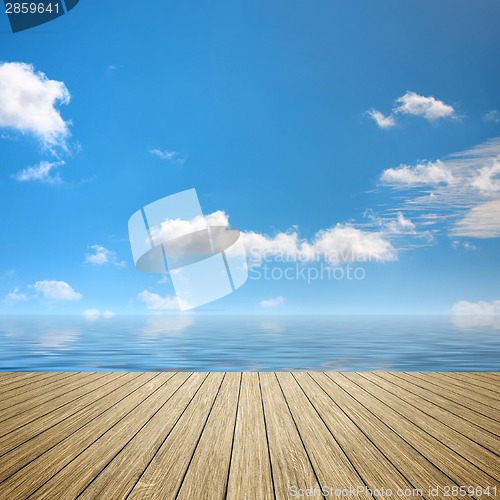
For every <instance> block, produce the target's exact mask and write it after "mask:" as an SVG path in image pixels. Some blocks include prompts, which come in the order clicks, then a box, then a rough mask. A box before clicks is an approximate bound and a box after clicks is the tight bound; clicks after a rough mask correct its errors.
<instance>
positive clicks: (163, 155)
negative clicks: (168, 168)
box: [149, 149, 185, 165]
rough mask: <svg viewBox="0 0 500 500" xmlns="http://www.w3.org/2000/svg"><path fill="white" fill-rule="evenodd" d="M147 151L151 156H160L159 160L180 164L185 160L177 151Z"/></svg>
mask: <svg viewBox="0 0 500 500" xmlns="http://www.w3.org/2000/svg"><path fill="white" fill-rule="evenodd" d="M149 152H150V153H151V154H152V155H153V156H156V157H157V158H160V160H166V161H169V162H170V163H174V164H176V165H182V164H183V163H184V161H185V158H181V157H180V153H178V152H177V151H167V150H166V149H150V150H149Z"/></svg>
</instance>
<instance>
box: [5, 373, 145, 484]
mask: <svg viewBox="0 0 500 500" xmlns="http://www.w3.org/2000/svg"><path fill="white" fill-rule="evenodd" d="M150 379H151V375H146V374H144V373H141V374H136V373H125V374H123V376H121V377H117V378H115V379H114V380H113V381H111V382H110V383H109V384H107V385H106V386H102V387H100V389H99V391H95V392H94V393H91V394H89V395H87V397H86V398H85V406H83V405H81V408H80V407H76V408H72V409H74V410H75V411H74V413H71V414H70V415H69V417H70V418H69V417H67V418H65V419H63V420H58V419H56V420H55V424H54V425H51V424H52V423H53V422H54V420H53V415H49V416H47V419H50V421H49V422H48V423H47V424H46V423H45V422H43V419H39V420H37V421H36V423H37V425H36V427H35V426H30V425H28V426H25V427H23V428H22V429H20V431H19V432H13V433H11V434H9V435H8V436H6V437H5V438H3V439H2V440H1V447H2V450H4V452H3V454H2V455H1V456H0V464H1V465H0V482H1V481H4V480H5V479H7V478H9V477H10V476H12V475H13V474H14V473H16V472H17V471H18V470H20V469H21V468H22V467H24V466H26V465H27V464H29V463H30V462H32V461H33V460H35V459H36V458H38V457H39V456H40V455H42V454H43V453H45V452H46V451H48V450H49V449H51V448H52V447H53V446H55V445H56V444H58V443H60V442H61V441H63V440H64V439H66V438H67V437H68V436H70V435H71V434H73V433H74V432H76V431H78V430H79V429H81V428H82V427H84V426H85V425H87V424H88V423H89V422H90V421H92V420H93V419H94V418H96V417H98V416H99V415H101V414H102V413H104V412H106V411H109V410H111V409H112V408H113V406H114V405H115V404H116V403H118V402H119V401H121V400H122V399H124V398H126V397H127V396H128V395H129V394H131V393H132V392H134V391H135V390H136V389H138V388H139V387H140V386H142V385H144V384H145V383H146V382H147V381H148V380H150ZM51 417H52V418H51ZM44 424H45V425H44ZM45 427H47V428H45ZM5 450H9V451H5Z"/></svg>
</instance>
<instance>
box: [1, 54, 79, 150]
mask: <svg viewBox="0 0 500 500" xmlns="http://www.w3.org/2000/svg"><path fill="white" fill-rule="evenodd" d="M70 98H71V96H70V93H69V91H68V89H67V88H66V86H65V85H64V83H63V82H59V81H56V80H49V79H48V78H47V77H46V76H45V74H44V73H41V72H37V71H35V68H34V67H33V66H31V65H30V64H25V63H17V62H12V63H0V127H7V128H11V129H14V130H17V131H19V132H21V133H31V134H33V135H34V136H36V137H37V138H39V139H40V140H41V141H42V143H43V144H44V145H46V146H48V147H54V146H62V147H65V146H66V139H67V137H68V136H69V122H67V121H64V120H63V118H62V117H61V115H60V112H59V106H60V105H61V104H68V103H69V101H70Z"/></svg>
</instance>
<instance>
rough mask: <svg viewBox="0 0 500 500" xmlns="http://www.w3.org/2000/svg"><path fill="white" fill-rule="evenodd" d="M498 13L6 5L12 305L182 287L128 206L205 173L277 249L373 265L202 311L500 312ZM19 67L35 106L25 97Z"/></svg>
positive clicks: (4, 188) (431, 6)
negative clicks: (136, 232)
mask: <svg viewBox="0 0 500 500" xmlns="http://www.w3.org/2000/svg"><path fill="white" fill-rule="evenodd" d="M499 15H500V7H499V5H498V3H497V2H494V1H484V2H481V4H480V7H479V6H478V5H473V4H471V3H470V2H468V1H461V0H460V1H456V0H454V1H451V0H450V1H439V2H422V1H409V2H404V3H403V2H399V1H390V2H384V3H383V4H380V3H374V2H366V1H362V2H340V1H335V2H332V1H330V0H329V1H319V2H316V3H315V4H314V5H311V4H308V3H306V2H303V1H293V0H292V1H290V0H287V1H286V2H285V1H273V2H268V1H266V2H264V1H255V2H247V3H246V4H242V3H236V2H226V1H222V2H195V3H189V4H186V3H182V2H181V3H179V2H177V3H174V2H160V1H157V2H148V4H147V8H145V7H143V6H142V5H141V6H139V5H138V4H134V3H130V2H117V1H109V2H106V6H104V7H103V6H102V4H98V3H97V2H94V1H91V0H82V1H81V2H80V4H79V5H78V6H77V7H76V8H75V9H74V10H73V11H71V12H70V13H68V14H67V15H65V16H62V17H61V18H59V19H56V20H54V21H52V22H51V23H49V24H46V25H43V26H40V27H38V28H34V29H32V30H29V31H26V32H21V33H16V34H12V33H10V28H9V24H8V20H7V17H6V16H5V15H0V39H1V49H0V61H2V63H1V64H2V65H0V132H1V133H2V135H1V139H0V162H1V166H2V167H1V171H0V190H1V193H2V195H1V197H0V204H1V209H2V213H3V217H2V218H1V219H0V229H1V234H2V244H1V247H0V257H1V261H0V297H2V299H0V300H1V302H0V312H2V313H9V314H11V313H14V314H22V313H49V314H50V313H62V314H64V313H78V314H80V313H82V312H83V311H86V310H89V309H97V310H99V311H101V312H102V311H106V310H109V311H113V312H115V313H117V314H121V313H127V312H133V313H142V312H147V311H148V307H149V308H151V307H153V306H154V304H153V302H154V303H155V304H158V303H159V304H162V303H164V302H161V300H160V299H168V298H170V297H173V295H174V290H173V288H172V284H171V283H170V282H169V281H168V280H164V281H166V282H164V283H158V281H160V279H161V276H156V275H147V274H143V273H140V272H139V271H137V270H136V269H135V268H134V262H133V260H132V255H131V251H130V245H129V242H128V229H127V222H128V219H129V217H130V216H131V215H132V214H133V213H134V212H135V211H136V210H138V209H139V208H141V207H143V206H145V205H147V204H148V203H151V202H153V201H155V200H157V199H159V198H162V197H164V196H167V195H170V194H173V193H176V192H179V191H182V190H185V189H189V188H193V187H194V188H196V190H197V193H198V197H199V199H200V202H201V206H202V209H203V211H204V213H205V214H211V213H214V212H216V211H219V210H220V211H223V212H224V214H225V215H226V216H227V217H229V221H230V223H231V224H232V225H233V226H234V227H237V228H238V229H240V230H241V231H243V232H244V233H246V234H247V235H248V234H249V235H250V236H247V239H248V241H250V242H255V241H257V240H256V237H257V236H258V235H264V236H262V237H263V238H264V240H265V241H266V242H267V243H266V244H267V247H266V248H268V250H267V251H268V253H269V254H270V255H271V254H272V255H271V256H276V253H277V252H279V249H280V247H279V244H278V243H277V242H276V241H277V240H276V236H277V235H279V234H280V233H285V235H288V236H289V237H291V238H292V239H293V238H294V237H295V238H296V241H297V243H296V245H297V248H299V249H300V248H303V247H304V244H307V245H313V246H314V245H316V247H318V248H319V246H321V245H330V246H329V247H328V248H329V249H332V245H333V247H334V248H338V246H339V245H340V246H341V247H342V248H350V249H354V250H355V254H356V255H358V256H361V257H363V256H364V257H367V258H368V260H369V262H362V263H359V262H350V261H349V259H347V260H346V261H342V262H336V263H335V265H338V266H340V267H342V268H345V266H346V265H352V266H354V267H362V268H363V270H364V273H365V274H364V278H363V279H359V280H347V279H343V280H323V281H320V280H316V281H314V282H311V283H309V284H308V283H307V282H305V281H304V280H301V279H299V280H283V279H281V280H264V279H259V280H248V282H247V283H246V284H245V285H244V286H243V287H242V288H240V289H239V290H237V292H235V293H233V294H231V295H229V296H227V297H225V298H222V299H220V300H218V301H216V302H214V303H212V304H209V305H207V306H205V307H202V308H200V309H199V310H197V311H203V310H206V311H214V310H217V311H224V312H231V313H233V312H255V311H258V312H269V313H274V312H279V313H289V312H290V313H292V312H293V313H296V312H304V313H308V312H321V313H373V312H382V313H448V312H450V311H451V309H452V307H453V305H454V304H455V305H456V304H457V303H458V304H459V305H458V306H455V309H456V310H466V311H468V310H472V311H473V312H475V313H476V312H478V311H479V312H480V313H481V312H482V311H483V310H485V309H486V310H487V311H491V310H495V307H497V308H498V307H499V306H498V303H497V305H495V302H494V301H496V300H498V299H500V290H499V285H498V282H499V280H498V277H499V271H500V264H499V259H498V254H499V249H500V245H499V236H500V208H499V201H498V200H499V199H500V185H499V183H500V179H499V171H498V168H499V167H498V159H499V158H500V139H499V137H500V96H499V94H498V80H499V77H500V65H499V62H498V51H499V49H500V33H499V31H498V19H499ZM5 63H24V64H25V65H31V67H29V66H20V65H17V66H16V65H14V66H12V65H11V66H8V65H7V66H6V65H5ZM1 68H3V73H2V69H1ZM16 71H17V72H16ZM40 72H41V73H43V74H44V75H45V77H42V76H41V75H40ZM2 74H3V78H4V80H3V83H2V77H1V75H2ZM37 80H38V81H39V82H42V84H41V87H40V88H38V87H37V85H38V84H37ZM47 82H49V84H48V83H47ZM50 82H61V83H60V84H55V83H51V84H50ZM2 85H3V87H2ZM18 85H20V86H22V88H23V89H24V90H25V91H26V92H27V93H28V94H29V93H30V92H34V95H35V96H36V99H38V101H37V102H38V105H39V108H38V109H35V110H34V109H33V108H30V107H29V106H28V105H27V104H26V102H27V101H26V99H24V100H22V101H20V107H18V108H16V109H15V110H14V111H12V108H11V107H9V106H10V105H11V104H12V103H11V102H10V101H9V99H11V96H12V95H13V94H12V89H16V88H17V86H18ZM9 92H10V93H9ZM51 92H52V93H51ZM54 93H55V94H54ZM54 95H56V96H58V99H55V100H54V97H53V96H54ZM51 96H52V97H51ZM69 96H70V97H69ZM51 99H52V100H51ZM68 99H69V102H65V101H68ZM28 100H29V99H28ZM47 103H48V104H47ZM376 112H378V113H381V115H378V114H376ZM30 113H31V115H30ZM33 113H38V115H37V117H34V116H33ZM374 117H375V118H376V117H378V121H377V120H376V119H374ZM35 118H36V119H35ZM472 148H476V149H475V150H474V151H473V153H467V154H465V155H464V154H462V155H461V156H460V155H459V156H453V155H457V154H459V153H463V152H467V151H471V149H472ZM154 150H157V152H156V153H155V152H154ZM42 162H46V163H42ZM63 162H64V164H63ZM30 168H31V170H29V169H30ZM44 172H45V173H44ZM425 197H427V198H425ZM318 232H320V233H319V234H318ZM256 235H257V236H256ZM252 238H253V239H252ZM259 241H260V240H259ZM346 245H347V246H346ZM97 246H99V247H100V248H102V249H105V250H102V249H101V250H99V248H97ZM270 246H271V247H272V248H273V250H269V247H270ZM92 247H94V248H92ZM316 247H315V248H316ZM322 248H323V247H322ZM261 251H265V250H262V249H261ZM96 253H97V254H99V255H100V257H92V255H94V256H95V255H96ZM270 265H271V266H274V267H277V268H283V265H282V264H278V263H271V264H270ZM294 265H295V264H294ZM311 266H312V264H311V263H308V264H307V267H308V268H310V267H311ZM52 282H57V283H52ZM61 283H64V284H61ZM144 291H147V292H149V294H153V295H154V296H155V297H156V295H158V297H157V298H156V299H155V300H154V301H153V302H152V301H149V302H148V301H144V300H142V299H144V295H140V294H141V293H142V292H144ZM141 297H142V299H141ZM263 301H267V302H264V304H262V302H263ZM266 306H267V307H266Z"/></svg>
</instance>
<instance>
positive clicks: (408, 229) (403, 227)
mask: <svg viewBox="0 0 500 500" xmlns="http://www.w3.org/2000/svg"><path fill="white" fill-rule="evenodd" d="M385 227H386V228H387V230H388V231H389V232H390V233H394V234H409V233H414V232H415V224H413V222H412V221H411V220H410V219H407V218H406V217H405V216H404V215H403V214H402V213H401V212H398V213H397V214H396V219H393V220H390V221H387V222H386V223H385Z"/></svg>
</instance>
